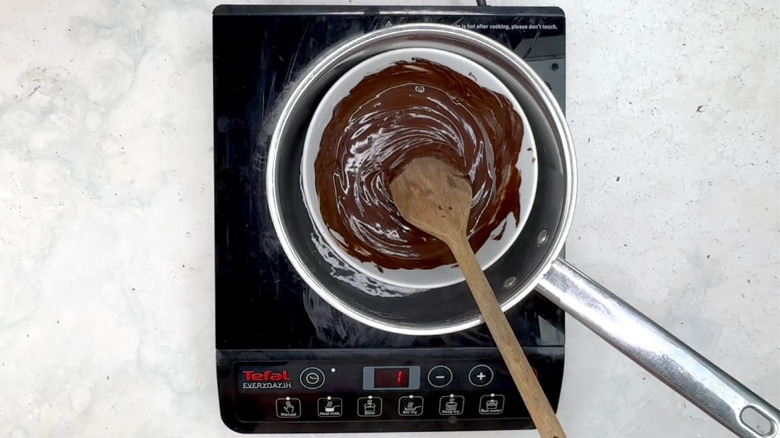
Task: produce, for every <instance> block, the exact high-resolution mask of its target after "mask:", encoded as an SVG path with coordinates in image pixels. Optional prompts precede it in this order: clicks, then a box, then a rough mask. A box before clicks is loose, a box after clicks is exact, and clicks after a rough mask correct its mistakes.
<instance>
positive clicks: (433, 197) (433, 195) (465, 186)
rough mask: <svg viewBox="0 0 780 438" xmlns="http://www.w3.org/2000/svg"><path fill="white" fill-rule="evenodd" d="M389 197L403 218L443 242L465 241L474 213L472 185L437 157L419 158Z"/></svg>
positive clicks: (392, 185)
mask: <svg viewBox="0 0 780 438" xmlns="http://www.w3.org/2000/svg"><path fill="white" fill-rule="evenodd" d="M390 194H391V196H392V197H393V202H394V203H395V205H396V207H398V211H400V212H401V214H402V215H403V217H404V219H406V220H407V221H409V223H411V224H412V225H414V226H415V227H417V228H419V229H420V230H422V231H425V232H426V233H428V234H430V235H432V236H434V237H436V238H439V239H441V240H443V241H444V242H445V243H449V242H452V241H453V239H457V240H461V239H465V238H466V229H467V225H468V220H469V212H470V211H471V197H472V193H471V185H469V183H468V181H466V179H465V178H464V176H463V175H462V174H461V173H460V172H458V171H457V170H456V169H454V168H452V167H451V166H449V165H448V164H446V163H444V162H442V161H441V160H437V159H436V158H430V157H422V158H417V159H415V160H413V161H411V162H410V163H409V164H407V165H406V166H405V167H404V168H403V170H402V171H401V173H400V174H398V176H396V177H395V179H393V181H392V182H391V183H390Z"/></svg>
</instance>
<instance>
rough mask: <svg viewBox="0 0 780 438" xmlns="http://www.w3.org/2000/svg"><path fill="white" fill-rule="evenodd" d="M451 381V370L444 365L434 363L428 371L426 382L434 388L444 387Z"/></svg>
mask: <svg viewBox="0 0 780 438" xmlns="http://www.w3.org/2000/svg"><path fill="white" fill-rule="evenodd" d="M451 382H452V370H451V369H449V368H448V367H446V366H444V365H436V366H435V367H433V368H431V370H430V371H428V383H430V384H431V386H433V387H434V388H444V387H445V386H447V385H449V384H450V383H451Z"/></svg>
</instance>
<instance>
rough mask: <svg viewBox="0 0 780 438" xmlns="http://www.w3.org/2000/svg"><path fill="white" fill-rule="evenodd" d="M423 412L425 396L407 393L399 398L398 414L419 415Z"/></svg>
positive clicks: (405, 415)
mask: <svg viewBox="0 0 780 438" xmlns="http://www.w3.org/2000/svg"><path fill="white" fill-rule="evenodd" d="M422 413H423V398H422V397H420V396H414V395H407V396H403V397H401V398H399V399H398V415H401V416H403V417H419V416H420V415H422Z"/></svg>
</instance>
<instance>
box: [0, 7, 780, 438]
mask: <svg viewBox="0 0 780 438" xmlns="http://www.w3.org/2000/svg"><path fill="white" fill-rule="evenodd" d="M330 3H337V2H330ZM355 3H358V2H357V1H356V2H355ZM372 3H374V4H376V3H380V2H372ZM381 3H384V2H381ZM409 3H411V4H421V3H423V2H422V1H414V2H409ZM489 3H491V4H493V5H497V4H508V2H499V1H498V0H489ZM553 3H555V4H557V5H560V6H562V7H564V8H565V10H566V12H567V15H568V31H567V36H568V57H567V68H568V71H567V73H568V111H567V116H568V119H569V121H570V122H571V129H572V132H573V135H574V139H575V141H576V145H577V150H578V154H579V171H580V195H579V204H578V210H577V217H576V220H575V222H574V225H573V228H572V231H571V235H570V239H569V246H568V254H569V259H570V260H571V261H572V262H574V263H575V264H577V265H578V266H580V267H581V268H582V269H583V270H585V271H586V272H588V273H589V274H591V275H592V276H593V277H595V278H597V279H599V280H600V281H601V282H603V283H604V284H605V285H606V286H608V287H610V288H613V289H614V290H615V291H616V292H618V293H619V294H621V295H622V296H623V297H624V298H625V299H626V300H628V301H629V302H631V303H633V304H634V305H636V306H637V307H638V308H639V309H641V310H642V311H644V312H646V313H647V314H648V315H650V316H651V317H653V318H655V319H657V320H658V321H659V322H661V323H662V324H663V325H665V326H666V327H667V328H669V329H670V330H671V331H672V332H673V333H674V334H676V335H678V336H679V337H680V338H682V339H683V340H684V341H686V342H688V343H689V344H690V345H692V346H693V347H695V348H696V349H698V350H699V351H700V352H702V353H703V354H704V355H706V356H708V357H710V358H711V359H712V360H714V361H715V362H716V363H718V364H719V365H720V366H721V367H722V368H723V369H725V370H726V371H727V372H729V373H731V374H733V375H734V376H735V377H736V378H738V379H739V380H741V381H743V382H744V383H745V384H747V385H748V386H749V387H751V388H753V389H754V390H755V391H757V392H758V393H759V394H761V395H762V396H763V397H764V398H766V399H767V400H768V401H769V402H770V403H773V404H775V405H780V359H779V358H780V341H778V335H780V322H778V321H780V319H778V317H777V315H778V313H779V311H780V309H779V308H778V307H780V297H779V294H780V279H778V274H779V273H780V266H779V262H780V253H779V252H778V251H779V250H778V248H780V195H778V191H779V190H780V177H779V170H780V155H779V153H780V152H779V151H780V144H778V141H779V139H780V133H778V123H779V122H780V119H779V111H778V106H779V105H780V103H779V102H778V89H779V88H780V81H778V77H780V72H779V71H778V37H777V35H778V2H777V1H773V0H765V1H760V0H750V1H747V2H738V3H735V2H731V3H729V2H715V3H713V2H706V1H703V0H694V1H690V2H684V1H670V0H659V1H655V2H631V3H630V4H628V3H626V4H624V5H622V6H620V7H616V6H613V2H607V1H604V0H601V1H593V2H578V1H573V0H570V1H568V0H561V1H555V2H553ZM216 4H217V3H215V2H198V1H175V2H174V1H157V2H151V1H149V2H144V1H143V0H141V1H127V0H120V1H117V2H112V1H107V0H76V1H71V2H49V1H42V0H27V1H21V0H2V1H0V65H2V68H1V70H2V74H0V394H1V395H0V437H9V438H33V437H47V436H52V437H66V436H79V437H109V436H112V437H113V436H116V437H125V436H126V437H220V436H225V437H227V436H232V435H234V434H233V433H232V432H230V431H229V430H228V429H226V428H225V427H224V426H223V425H222V423H221V420H220V417H219V411H218V404H217V395H216V382H215V365H214V321H213V314H214V308H213V292H214V291H213V280H214V271H213V261H214V255H213V254H214V251H213V237H212V234H213V233H212V228H213V219H212V216H213V206H212V192H213V183H212V178H213V172H212V136H211V134H212V128H211V126H212V120H211V104H212V97H211V19H210V14H211V10H212V8H213V7H214V6H215V5H216ZM435 4H448V3H447V2H435ZM457 4H471V2H466V1H460V2H457ZM537 4H538V3H537ZM568 322H569V325H568V328H567V329H568V330H567V335H568V339H567V341H568V342H567V361H566V374H565V379H564V388H563V395H562V402H561V407H560V418H561V421H562V423H563V425H564V426H565V428H566V429H567V430H568V433H569V437H571V438H574V437H603V438H619V437H628V436H630V437H634V438H651V437H685V438H688V437H707V438H718V437H727V436H730V434H729V433H727V432H725V431H724V430H723V429H722V428H721V427H720V426H719V425H717V424H716V423H715V422H714V421H712V420H710V419H709V418H708V417H706V416H705V415H704V414H703V413H701V412H700V411H699V410H697V409H696V408H694V407H692V406H691V405H690V404H689V403H686V402H684V401H683V399H682V398H681V397H679V396H677V395H676V394H674V393H673V392H672V391H671V390H669V389H667V388H666V387H664V386H663V385H662V384H660V383H658V382H657V381H655V380H654V379H653V378H651V377H650V376H649V375H648V374H647V373H645V372H644V371H642V370H640V369H639V368H638V367H637V366H635V365H633V363H632V362H630V361H629V360H628V359H625V358H624V357H622V356H621V355H619V354H618V353H616V352H615V351H613V350H612V349H611V348H610V347H608V346H607V345H606V344H605V343H604V342H603V341H601V340H600V339H599V338H597V337H596V336H595V335H593V334H591V333H589V332H588V331H587V330H586V329H585V328H584V327H583V326H581V325H580V324H578V323H576V322H574V321H572V320H571V319H570V320H569V321H568ZM478 435H480V434H474V433H472V434H466V433H463V434H420V435H417V434H408V435H406V434H404V436H408V437H412V436H414V437H422V436H430V437H433V436H448V437H455V436H458V437H461V436H462V437H466V436H468V437H472V436H478ZM349 436H355V435H349ZM490 436H493V437H496V438H498V437H509V436H513V437H514V436H519V437H529V438H530V437H533V436H535V434H534V433H532V432H524V433H511V432H499V433H491V434H490Z"/></svg>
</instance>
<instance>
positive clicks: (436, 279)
mask: <svg viewBox="0 0 780 438" xmlns="http://www.w3.org/2000/svg"><path fill="white" fill-rule="evenodd" d="M412 58H421V59H427V60H429V61H433V62H436V63H438V64H441V65H444V66H446V67H449V68H451V69H452V70H455V71H456V72H458V73H460V74H462V75H464V76H466V77H471V78H472V79H474V80H475V81H476V82H477V84H479V85H480V86H482V87H485V88H487V89H489V90H491V91H494V92H497V93H499V94H502V95H503V96H505V97H506V98H507V99H509V101H510V102H511V103H512V106H513V107H514V109H515V111H517V112H518V113H519V114H520V116H521V119H522V120H523V139H522V149H521V151H522V153H521V154H520V156H519V159H518V161H517V163H516V164H515V166H516V167H517V168H518V169H519V170H520V175H521V177H522V182H521V184H520V220H519V221H518V223H517V224H515V221H514V218H513V217H512V216H511V214H510V215H509V216H508V217H507V218H506V219H504V223H505V224H506V227H505V228H504V226H503V225H504V223H502V224H500V225H499V226H498V227H496V229H495V230H494V231H493V233H492V234H491V236H490V238H488V240H487V241H486V242H485V244H484V245H483V246H482V248H480V249H479V251H477V254H476V255H477V260H478V261H479V263H480V266H481V267H482V269H487V268H489V267H490V266H491V265H492V264H493V263H495V262H496V261H497V260H498V259H500V258H501V256H502V255H503V254H504V253H505V252H506V251H507V250H508V249H509V247H510V246H511V245H512V243H513V242H514V241H515V239H516V238H517V236H519V235H520V232H521V231H522V229H523V226H524V225H525V222H526V220H527V219H528V216H529V214H530V212H531V206H532V205H533V202H534V196H535V195H536V184H537V178H538V175H537V162H536V161H537V160H536V157H537V155H536V144H535V143H534V138H533V135H532V133H531V127H530V125H529V124H528V120H527V118H526V116H525V113H524V112H523V109H522V108H521V107H520V104H518V103H517V99H515V98H514V96H513V95H512V93H511V92H510V91H509V90H508V89H507V88H506V86H505V85H504V84H503V83H502V82H501V81H500V80H499V79H498V78H496V77H495V76H494V75H493V74H492V73H490V72H489V71H487V70H486V69H485V68H483V67H482V66H480V65H479V64H477V63H475V62H474V61H471V60H470V59H467V58H465V57H463V56H460V55H456V54H454V53H451V52H447V51H443V50H437V49H428V48H409V49H399V50H392V51H389V52H384V53H381V54H379V55H376V56H373V57H371V58H369V59H366V60H365V61H363V62H361V63H360V64H358V65H356V66H355V67H353V68H352V69H350V70H349V71H348V72H347V73H346V74H345V75H344V76H342V77H341V78H339V80H337V81H336V82H335V83H334V84H333V86H332V87H331V88H330V89H329V90H328V92H327V93H326V94H325V96H324V97H323V98H322V100H321V101H320V104H319V106H318V107H317V109H316V111H315V112H314V116H313V117H312V120H311V122H310V123H309V129H308V131H307V132H306V138H305V141H304V146H303V156H302V159H301V185H302V189H303V195H304V199H305V202H306V208H307V210H308V212H309V216H310V217H311V219H312V222H313V223H314V224H315V226H316V228H317V231H318V232H319V233H320V234H321V235H322V237H323V238H324V239H325V241H326V242H327V244H328V245H329V246H330V249H332V250H333V252H335V253H336V254H337V255H338V257H340V258H341V259H343V260H344V261H345V262H346V263H347V264H349V265H350V266H352V267H353V268H354V269H356V270H358V271H359V272H361V273H363V274H365V275H367V276H369V277H371V278H373V279H375V280H378V281H380V282H384V283H388V284H392V285H395V286H400V287H404V288H412V289H433V288H438V287H445V286H449V285H452V284H455V283H458V282H461V281H463V274H462V273H461V272H460V270H459V269H457V265H454V264H453V265H449V266H439V267H437V268H433V269H387V268H384V267H383V268H382V270H381V271H380V270H379V268H378V267H377V266H376V264H374V263H372V262H363V261H360V260H358V259H356V258H354V257H352V256H351V255H349V254H348V253H347V252H346V251H345V250H344V249H343V248H342V247H341V246H340V245H339V243H338V242H337V240H336V238H335V237H334V236H333V234H331V231H330V229H329V228H328V227H327V225H326V224H325V222H324V221H323V219H322V214H321V210H320V199H319V196H318V195H317V190H316V186H315V174H314V162H315V160H316V159H317V154H318V152H319V149H320V141H321V139H322V134H323V132H324V131H325V127H326V126H327V125H328V123H329V122H330V119H331V117H332V116H333V109H334V108H335V107H336V105H337V104H338V103H339V102H340V101H341V100H342V99H343V98H345V97H346V96H347V95H348V94H349V92H350V90H352V88H354V87H355V86H356V85H357V84H358V83H359V82H360V81H361V80H363V78H364V77H366V76H368V75H371V74H374V73H377V72H379V71H381V70H384V69H385V68H387V67H390V66H392V65H393V64H395V63H396V62H398V61H411V60H412ZM502 228H503V234H502V236H501V238H500V239H498V240H496V239H495V236H497V235H498V234H501V231H502Z"/></svg>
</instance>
